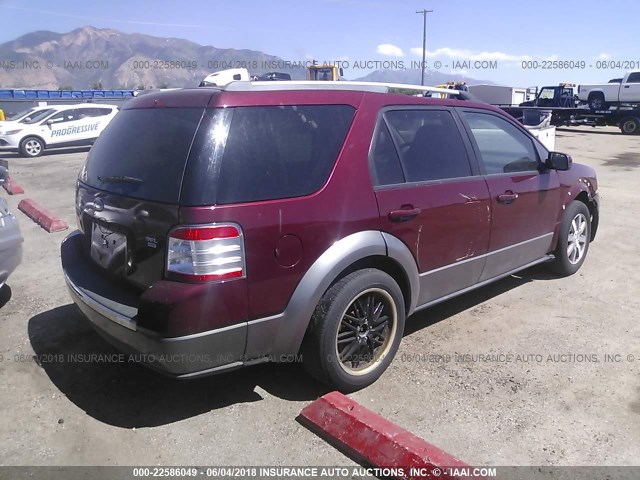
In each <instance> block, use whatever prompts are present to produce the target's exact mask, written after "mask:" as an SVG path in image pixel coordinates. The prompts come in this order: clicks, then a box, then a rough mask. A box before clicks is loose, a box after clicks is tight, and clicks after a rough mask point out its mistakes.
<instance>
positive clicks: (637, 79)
mask: <svg viewBox="0 0 640 480" xmlns="http://www.w3.org/2000/svg"><path fill="white" fill-rule="evenodd" d="M627 83H640V72H634V73H631V74H629V78H627Z"/></svg>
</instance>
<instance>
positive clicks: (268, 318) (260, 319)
mask: <svg viewBox="0 0 640 480" xmlns="http://www.w3.org/2000/svg"><path fill="white" fill-rule="evenodd" d="M283 317H284V312H282V313H279V314H277V315H271V316H270V317H264V318H256V319H255V320H249V321H248V322H247V325H249V326H251V325H255V324H257V323H262V322H270V321H271V320H279V319H281V318H283Z"/></svg>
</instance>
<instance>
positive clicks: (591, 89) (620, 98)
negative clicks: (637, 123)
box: [578, 70, 640, 111]
mask: <svg viewBox="0 0 640 480" xmlns="http://www.w3.org/2000/svg"><path fill="white" fill-rule="evenodd" d="M578 100H581V101H583V102H587V103H588V104H589V108H590V109H591V110H593V111H597V110H607V109H608V108H609V106H610V105H617V104H621V103H627V104H640V70H634V71H632V72H628V73H627V74H626V75H625V76H624V78H623V79H622V82H621V83H603V84H602V85H580V86H579V87H578Z"/></svg>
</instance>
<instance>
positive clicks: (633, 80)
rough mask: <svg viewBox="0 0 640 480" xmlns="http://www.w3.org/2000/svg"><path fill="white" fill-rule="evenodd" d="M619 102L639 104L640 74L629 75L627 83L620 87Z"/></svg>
mask: <svg viewBox="0 0 640 480" xmlns="http://www.w3.org/2000/svg"><path fill="white" fill-rule="evenodd" d="M620 101H621V102H624V103H640V72H633V73H630V74H629V77H628V78H627V82H626V83H623V84H622V85H620Z"/></svg>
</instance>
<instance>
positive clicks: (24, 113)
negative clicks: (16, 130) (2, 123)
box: [6, 108, 35, 122]
mask: <svg viewBox="0 0 640 480" xmlns="http://www.w3.org/2000/svg"><path fill="white" fill-rule="evenodd" d="M34 111H35V109H34V108H30V109H28V110H22V111H20V112H18V113H14V114H12V115H9V116H7V118H6V119H7V120H8V121H11V122H14V121H16V120H20V119H22V118H25V117H27V116H28V115H29V114H30V113H31V112H34Z"/></svg>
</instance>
